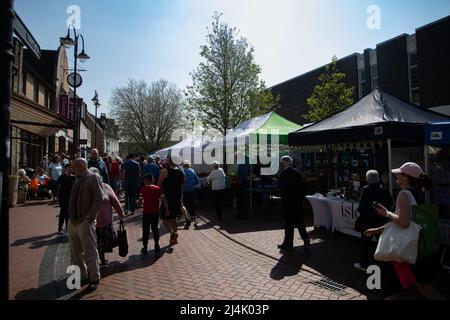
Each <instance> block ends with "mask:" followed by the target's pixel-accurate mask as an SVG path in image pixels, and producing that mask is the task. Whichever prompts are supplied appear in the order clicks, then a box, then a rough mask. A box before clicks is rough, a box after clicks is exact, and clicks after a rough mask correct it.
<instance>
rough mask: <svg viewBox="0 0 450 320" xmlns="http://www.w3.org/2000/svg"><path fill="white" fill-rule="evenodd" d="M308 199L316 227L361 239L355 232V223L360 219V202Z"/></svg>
mask: <svg viewBox="0 0 450 320" xmlns="http://www.w3.org/2000/svg"><path fill="white" fill-rule="evenodd" d="M306 198H307V199H308V200H309V202H310V203H311V207H312V209H313V213H314V226H323V227H326V228H327V229H328V230H331V231H332V232H334V231H335V230H337V231H339V232H342V233H345V234H348V235H351V236H354V237H358V238H360V237H361V234H360V233H359V232H358V231H356V230H355V222H356V219H357V218H358V217H359V212H358V211H357V209H358V204H359V203H358V202H355V201H347V200H341V199H337V198H325V197H319V196H307V197H306Z"/></svg>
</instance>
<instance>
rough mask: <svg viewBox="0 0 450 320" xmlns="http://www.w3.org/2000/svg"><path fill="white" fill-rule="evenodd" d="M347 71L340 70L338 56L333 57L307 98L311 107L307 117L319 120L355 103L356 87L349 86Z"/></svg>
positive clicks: (310, 119)
mask: <svg viewBox="0 0 450 320" xmlns="http://www.w3.org/2000/svg"><path fill="white" fill-rule="evenodd" d="M344 79H345V73H342V72H339V70H338V68H337V58H336V56H334V57H333V60H332V62H331V64H329V65H327V67H326V72H325V73H323V74H321V75H320V77H319V81H320V84H319V85H317V86H316V87H315V88H314V92H313V94H312V96H311V97H310V98H309V99H308V100H307V103H308V105H309V106H310V107H311V109H310V110H309V112H308V114H307V115H306V116H305V119H306V120H308V121H311V122H317V121H320V120H323V119H324V118H326V117H328V116H330V115H332V114H334V113H336V112H338V111H340V110H342V109H344V108H346V107H348V106H350V105H352V104H353V92H354V90H355V88H354V87H351V88H347V87H346V85H345V83H344Z"/></svg>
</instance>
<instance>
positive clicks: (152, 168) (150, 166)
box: [142, 157, 161, 182]
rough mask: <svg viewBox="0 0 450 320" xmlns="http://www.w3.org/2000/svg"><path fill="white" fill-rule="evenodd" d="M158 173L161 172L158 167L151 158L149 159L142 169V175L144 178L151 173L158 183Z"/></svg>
mask: <svg viewBox="0 0 450 320" xmlns="http://www.w3.org/2000/svg"><path fill="white" fill-rule="evenodd" d="M160 171H161V170H160V169H159V166H158V165H157V164H156V163H155V160H154V159H153V158H152V157H149V158H148V163H147V164H146V165H145V166H144V168H143V169H142V175H143V176H146V175H147V174H149V173H151V174H152V176H153V178H154V179H155V181H156V182H158V180H159V174H160Z"/></svg>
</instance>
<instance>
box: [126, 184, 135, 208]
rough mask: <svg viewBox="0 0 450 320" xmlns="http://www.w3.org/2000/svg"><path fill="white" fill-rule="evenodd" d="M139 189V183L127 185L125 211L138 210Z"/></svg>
mask: <svg viewBox="0 0 450 320" xmlns="http://www.w3.org/2000/svg"><path fill="white" fill-rule="evenodd" d="M137 189H138V187H137V185H136V186H130V185H125V211H128V210H130V211H131V212H134V211H135V210H136V201H137V198H136V195H137Z"/></svg>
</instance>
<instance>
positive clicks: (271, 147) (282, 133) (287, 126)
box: [206, 112, 302, 213]
mask: <svg viewBox="0 0 450 320" xmlns="http://www.w3.org/2000/svg"><path fill="white" fill-rule="evenodd" d="M301 128H302V127H301V126H300V125H298V124H296V123H293V122H291V121H289V120H287V119H285V118H283V117H281V116H280V115H278V114H277V113H275V112H270V113H267V114H264V115H261V116H258V117H255V118H252V119H250V120H247V121H244V122H242V123H240V124H239V125H238V126H237V127H236V128H235V129H234V130H233V131H232V132H230V133H229V134H227V135H226V136H225V137H224V138H223V139H222V140H217V141H214V142H212V143H211V144H209V145H208V146H207V147H206V150H212V149H217V148H224V149H225V150H226V152H227V154H231V155H234V154H236V153H241V154H242V155H243V156H244V157H243V158H242V159H244V158H245V163H243V164H241V165H247V166H249V169H248V171H249V172H250V179H249V181H250V183H249V185H248V188H246V190H245V191H246V192H247V193H248V194H249V200H250V203H249V207H250V212H251V213H253V212H254V209H258V210H259V209H260V208H262V209H264V208H267V207H268V201H269V200H270V198H271V196H274V195H279V190H278V184H277V179H276V178H275V177H274V176H275V175H276V174H277V173H278V170H277V172H275V173H273V174H272V177H271V178H269V177H268V176H266V175H264V174H263V175H261V171H260V169H261V168H266V169H269V168H268V167H269V166H270V164H269V165H267V164H266V163H263V164H261V159H260V158H259V157H258V156H257V155H258V152H260V151H262V152H263V153H264V156H267V158H270V159H271V163H272V164H276V167H278V162H279V159H280V157H281V156H283V155H288V154H289V151H290V149H289V146H288V135H289V133H291V132H294V131H296V130H298V129H301ZM264 146H266V147H267V148H266V149H265V150H263V149H261V148H263V147H264ZM275 151H276V152H277V153H274V152H275ZM252 156H254V157H252ZM274 161H276V163H274ZM233 162H234V161H233ZM228 172H229V173H231V172H233V173H236V172H237V164H231V165H228ZM235 175H236V174H231V176H232V178H233V176H235ZM254 198H255V200H257V202H256V203H258V204H260V206H256V205H254V204H256V203H255V201H254Z"/></svg>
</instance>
